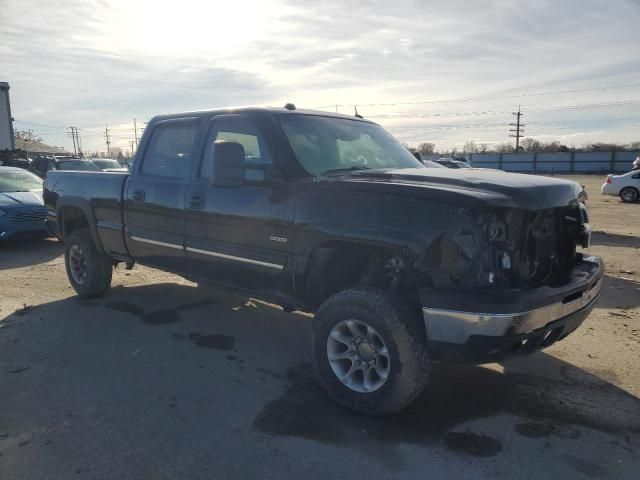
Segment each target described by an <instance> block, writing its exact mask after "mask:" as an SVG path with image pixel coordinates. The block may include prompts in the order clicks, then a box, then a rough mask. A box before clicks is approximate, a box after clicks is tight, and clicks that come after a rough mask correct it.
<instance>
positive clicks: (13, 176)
mask: <svg viewBox="0 0 640 480" xmlns="http://www.w3.org/2000/svg"><path fill="white" fill-rule="evenodd" d="M34 191H42V180H40V179H39V178H38V177H36V176H35V175H32V174H30V173H28V172H20V171H15V170H11V171H8V172H2V171H0V193H9V192H34Z"/></svg>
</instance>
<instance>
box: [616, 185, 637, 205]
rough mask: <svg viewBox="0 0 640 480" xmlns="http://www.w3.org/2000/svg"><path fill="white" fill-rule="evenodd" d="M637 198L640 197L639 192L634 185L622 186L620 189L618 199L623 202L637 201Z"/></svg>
mask: <svg viewBox="0 0 640 480" xmlns="http://www.w3.org/2000/svg"><path fill="white" fill-rule="evenodd" d="M638 198H640V192H638V189H637V188H635V187H624V188H623V189H622V190H620V199H621V200H622V201H623V202H627V203H633V202H637V201H638Z"/></svg>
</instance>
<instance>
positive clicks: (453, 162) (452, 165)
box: [434, 158, 471, 168]
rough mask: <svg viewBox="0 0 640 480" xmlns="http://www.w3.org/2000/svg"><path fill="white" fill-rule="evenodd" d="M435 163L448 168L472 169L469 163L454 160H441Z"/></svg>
mask: <svg viewBox="0 0 640 480" xmlns="http://www.w3.org/2000/svg"><path fill="white" fill-rule="evenodd" d="M434 162H435V163H438V164H440V165H442V166H443V167H447V168H471V165H469V164H468V163H466V162H462V161H460V160H454V159H453V158H439V159H438V160H434Z"/></svg>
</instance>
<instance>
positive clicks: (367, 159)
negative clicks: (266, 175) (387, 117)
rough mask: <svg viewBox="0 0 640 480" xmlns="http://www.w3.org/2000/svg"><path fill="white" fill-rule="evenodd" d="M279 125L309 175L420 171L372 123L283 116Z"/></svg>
mask: <svg viewBox="0 0 640 480" xmlns="http://www.w3.org/2000/svg"><path fill="white" fill-rule="evenodd" d="M280 122H281V125H282V128H283V129H284V132H285V134H286V136H287V139H288V140H289V143H290V144H291V148H292V149H293V152H294V153H295V155H296V157H297V158H298V161H299V162H300V164H301V165H302V166H303V167H304V168H305V170H307V171H308V172H309V173H311V174H312V175H316V176H319V175H325V174H327V173H331V172H332V171H341V170H360V169H363V170H364V169H370V168H422V164H421V163H420V162H419V161H418V160H417V159H416V158H415V157H414V156H413V155H412V154H411V152H409V150H407V149H406V148H405V147H403V146H402V145H401V144H400V142H398V141H397V140H396V139H395V138H393V137H392V136H391V134H389V133H388V132H387V131H386V130H385V129H383V128H382V127H380V126H379V125H375V124H373V123H368V122H361V121H358V120H348V119H342V118H332V117H321V116H311V115H289V114H288V115H283V116H282V117H281V120H280Z"/></svg>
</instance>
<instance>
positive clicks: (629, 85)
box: [312, 83, 640, 111]
mask: <svg viewBox="0 0 640 480" xmlns="http://www.w3.org/2000/svg"><path fill="white" fill-rule="evenodd" d="M632 87H640V83H626V84H622V85H606V86H603V87H593V88H582V89H574V90H556V91H550V92H535V93H520V94H514V95H497V96H487V97H466V98H464V97H463V98H448V99H444V100H418V101H413V102H391V103H359V104H358V106H359V107H393V106H397V105H426V104H434V103H453V102H474V101H480V100H506V99H511V98H524V97H541V96H545V95H562V94H568V93H585V92H596V91H601V90H613V89H616V88H632ZM352 105H353V104H352V103H349V104H333V105H324V106H321V107H312V108H317V109H322V108H332V109H335V110H336V111H337V110H338V107H351V106H352Z"/></svg>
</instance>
